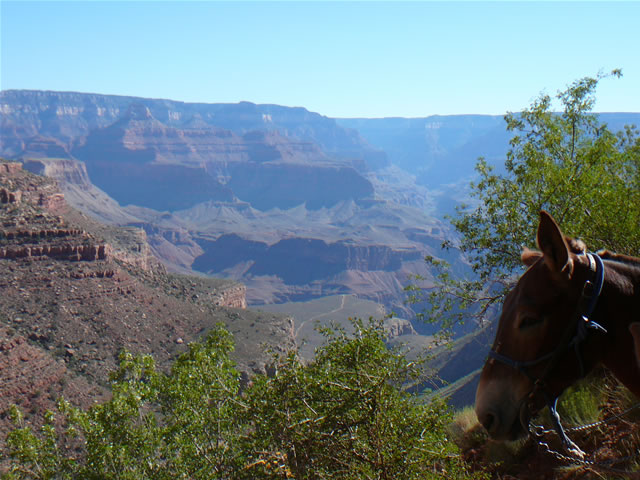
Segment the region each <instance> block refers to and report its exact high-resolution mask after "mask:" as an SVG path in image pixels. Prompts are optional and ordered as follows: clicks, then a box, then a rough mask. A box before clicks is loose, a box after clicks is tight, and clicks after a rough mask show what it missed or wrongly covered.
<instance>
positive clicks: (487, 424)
mask: <svg viewBox="0 0 640 480" xmlns="http://www.w3.org/2000/svg"><path fill="white" fill-rule="evenodd" d="M478 420H480V423H481V424H482V426H483V427H484V428H486V429H487V432H489V433H491V432H493V431H495V429H496V428H497V427H498V422H497V417H496V415H494V414H493V413H491V412H486V413H485V414H483V415H482V417H481V418H479V419H478Z"/></svg>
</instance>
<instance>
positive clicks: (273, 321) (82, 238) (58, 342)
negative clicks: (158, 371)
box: [0, 162, 294, 431]
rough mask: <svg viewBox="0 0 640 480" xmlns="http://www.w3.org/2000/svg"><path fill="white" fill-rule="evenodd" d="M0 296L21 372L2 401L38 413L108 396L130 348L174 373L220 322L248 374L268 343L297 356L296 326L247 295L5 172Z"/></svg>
mask: <svg viewBox="0 0 640 480" xmlns="http://www.w3.org/2000/svg"><path fill="white" fill-rule="evenodd" d="M0 291H1V292H2V306H1V309H0V334H1V335H2V337H1V338H0V349H1V350H2V352H3V355H0V362H4V363H6V365H7V366H9V365H10V366H11V368H10V369H4V368H0V372H1V373H0V375H1V376H2V378H1V379H0V399H2V405H3V406H6V404H8V403H15V402H22V403H23V404H25V403H24V402H27V403H28V405H29V408H31V406H33V414H37V413H38V408H39V407H38V405H45V406H47V405H48V406H50V405H51V402H52V401H53V400H54V399H55V398H56V396H57V395H59V394H60V393H64V394H65V396H67V397H68V398H70V399H71V400H72V401H75V402H76V403H81V402H87V401H91V400H92V399H94V398H96V395H102V394H104V392H105V390H104V388H103V387H102V386H103V385H105V382H106V380H107V378H108V372H109V371H111V370H112V369H113V368H114V367H115V365H116V359H117V354H118V352H119V351H120V350H121V349H122V348H126V349H128V350H130V351H133V352H136V353H153V355H154V357H155V358H156V360H157V361H158V363H159V364H160V365H161V366H167V365H168V362H169V361H170V360H171V359H172V358H173V357H174V356H175V355H177V354H178V353H179V352H180V351H182V350H183V349H184V348H185V345H186V344H187V343H188V342H190V341H192V340H194V339H197V338H198V337H200V336H201V335H203V334H206V332H207V330H208V328H210V327H211V326H212V325H213V324H215V323H217V322H223V323H225V324H226V326H227V327H228V328H229V330H230V331H231V332H232V333H234V335H235V339H236V343H237V347H236V352H235V358H236V361H237V362H238V365H239V367H240V369H241V370H243V371H246V372H251V371H263V370H264V368H265V364H266V363H268V362H269V361H270V357H269V356H268V355H267V354H266V353H265V351H264V350H263V347H262V345H268V346H270V347H271V348H272V349H274V350H275V351H280V352H284V351H287V350H288V349H290V348H292V347H293V346H294V332H293V323H292V320H291V319H290V318H288V317H286V316H282V315H276V314H267V313H257V312H252V311H248V310H246V309H245V308H244V307H246V294H245V287H244V286H243V285H241V284H238V283H236V282H233V281H228V280H216V279H205V278H197V277H186V276H181V275H174V274H168V273H167V272H166V270H165V268H164V267H163V266H162V265H161V264H160V263H159V262H158V261H157V260H156V259H155V257H154V256H153V255H152V254H151V249H150V247H149V245H148V243H147V241H146V234H145V232H144V230H141V229H139V228H133V227H129V228H124V229H123V228H114V227H110V226H106V225H103V224H99V223H97V222H96V221H94V220H92V219H90V218H88V217H86V216H85V215H83V214H82V213H80V212H78V211H76V210H74V209H72V208H70V207H69V206H68V205H67V204H66V202H65V200H64V196H63V194H62V193H61V192H60V190H59V189H58V188H57V186H56V184H55V182H53V181H52V180H50V179H47V178H45V177H39V176H36V175H34V174H31V173H29V172H26V171H24V170H23V169H22V168H21V165H20V164H16V163H3V162H0ZM4 363H3V364H2V365H4ZM7 368H8V367H7ZM63 384H64V385H69V387H68V388H67V389H66V390H65V388H64V385H63ZM74 385H76V386H74ZM74 392H75V393H74ZM92 392H93V393H92ZM32 397H35V398H37V401H36V400H33V402H32V401H31V400H30V399H31V398H32ZM25 405H26V404H25ZM40 413H41V412H40ZM3 418H4V417H3ZM7 421H8V420H7V419H6V418H4V419H3V420H2V421H0V431H4V429H6V428H7Z"/></svg>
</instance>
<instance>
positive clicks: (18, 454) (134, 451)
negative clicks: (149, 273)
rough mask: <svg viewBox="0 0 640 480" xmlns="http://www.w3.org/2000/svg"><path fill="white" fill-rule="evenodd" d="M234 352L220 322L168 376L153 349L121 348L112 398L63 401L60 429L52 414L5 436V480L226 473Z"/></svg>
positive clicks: (135, 479) (235, 383)
mask: <svg viewBox="0 0 640 480" xmlns="http://www.w3.org/2000/svg"><path fill="white" fill-rule="evenodd" d="M232 350H233V341H232V338H231V335H230V334H229V333H228V332H227V331H226V330H225V329H224V328H223V327H222V326H220V325H218V326H217V327H216V328H215V329H213V330H212V331H211V332H210V333H209V335H208V336H207V337H206V338H205V340H204V341H203V342H202V343H197V342H196V343H193V344H191V345H189V350H188V351H187V352H186V353H184V354H183V355H181V356H180V357H179V358H178V359H177V360H176V362H175V363H174V364H173V366H172V369H171V372H170V373H169V374H164V373H162V372H159V371H158V370H157V369H156V366H155V362H154V360H153V357H151V356H150V355H142V356H134V355H132V354H131V353H129V352H126V351H125V352H122V353H121V354H120V363H119V368H118V369H117V370H116V371H115V372H114V373H113V374H112V375H111V390H112V397H111V399H110V400H109V401H107V402H104V403H100V404H96V405H93V406H91V407H90V408H89V409H88V410H86V411H84V410H82V409H79V408H76V407H73V406H72V405H70V404H69V402H66V401H64V400H61V401H60V402H59V410H60V413H61V414H62V417H63V422H62V423H63V424H64V425H65V429H64V431H62V432H60V431H59V430H56V424H60V422H56V421H55V419H54V415H53V414H52V413H49V414H48V416H47V419H48V421H47V424H45V425H44V426H43V427H42V429H41V430H42V431H41V435H36V434H35V433H34V432H33V431H32V430H31V429H30V428H28V427H24V426H21V428H18V429H16V430H14V431H13V432H11V433H10V434H9V436H8V439H7V444H8V447H9V452H8V454H9V457H10V458H11V459H12V466H11V468H10V470H9V473H8V474H7V475H6V478H9V479H23V478H24V479H49V478H56V479H57V478H86V479H96V480H97V479H105V480H106V479H127V480H129V479H130V480H139V479H154V480H156V479H175V478H190V479H197V478H202V479H205V478H206V479H210V478H229V475H227V474H228V473H229V472H230V471H233V470H234V466H233V460H234V459H235V458H236V455H235V454H234V453H232V451H231V450H232V446H233V445H234V443H235V442H234V441H233V440H234V435H235V432H236V431H237V420H236V419H237V417H238V416H237V414H236V412H235V409H236V408H237V406H238V404H237V403H236V397H237V393H238V389H239V374H238V372H237V370H236V369H235V367H234V364H233V362H232V361H231V359H230V357H229V355H230V353H231V352H232ZM14 415H15V416H16V420H17V421H18V422H19V421H20V420H21V419H20V416H19V412H17V410H16V409H14ZM74 439H75V440H74ZM63 447H66V448H63Z"/></svg>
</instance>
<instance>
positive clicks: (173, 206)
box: [0, 91, 381, 211]
mask: <svg viewBox="0 0 640 480" xmlns="http://www.w3.org/2000/svg"><path fill="white" fill-rule="evenodd" d="M0 112H2V133H3V140H2V142H3V143H0V154H2V153H4V154H5V155H9V156H12V157H21V158H42V157H62V158H71V157H74V158H77V159H80V160H83V161H84V162H85V163H86V167H87V170H88V174H89V176H90V177H91V179H92V181H93V183H94V184H95V185H96V186H97V187H98V188H100V189H102V190H104V191H105V192H106V193H108V194H109V195H110V196H111V197H113V198H114V199H115V200H117V201H118V202H119V203H120V204H122V205H127V204H133V205H140V206H144V207H149V208H153V209H156V210H160V211H162V210H171V211H173V210H180V209H186V208H189V207H191V206H193V205H195V204H197V203H200V202H204V201H210V200H214V201H231V200H233V199H234V198H235V197H238V198H239V199H240V200H244V201H248V202H250V203H252V204H254V206H255V207H256V208H260V209H269V208H273V207H278V208H290V207H292V206H295V205H299V204H302V203H305V201H306V202H307V205H308V206H309V207H310V208H320V207H322V206H330V205H333V204H335V203H336V202H338V201H340V200H343V199H346V198H354V199H359V198H364V197H367V196H370V195H372V194H373V187H372V185H371V183H370V182H369V180H367V179H366V178H365V177H363V176H362V172H364V171H365V170H367V164H366V161H367V160H366V159H367V158H372V159H373V158H375V162H376V164H378V163H380V158H379V157H380V155H381V153H380V152H375V151H373V149H371V148H370V147H368V146H367V145H366V143H365V142H363V141H361V139H359V137H358V135H357V134H356V133H355V132H353V131H348V130H346V129H343V128H341V127H338V126H337V124H336V123H335V121H333V120H330V119H327V118H325V117H322V116H320V115H317V114H311V113H310V112H307V111H306V110H304V109H287V108H284V107H276V106H257V105H252V104H239V105H198V104H181V103H179V102H169V101H157V100H148V99H133V98H127V97H109V96H99V95H82V94H71V93H54V92H18V91H8V92H2V94H1V97H0ZM34 168H35V167H34ZM45 170H46V169H45ZM49 170H51V169H50V168H49ZM34 171H35V170H34ZM39 173H42V172H39ZM44 173H45V174H48V175H52V176H53V175H55V172H53V171H50V172H46V171H45V172H44ZM78 181H79V182H83V181H85V179H83V178H67V179H65V182H66V183H69V184H73V183H75V182H78ZM167 192H171V193H169V194H167Z"/></svg>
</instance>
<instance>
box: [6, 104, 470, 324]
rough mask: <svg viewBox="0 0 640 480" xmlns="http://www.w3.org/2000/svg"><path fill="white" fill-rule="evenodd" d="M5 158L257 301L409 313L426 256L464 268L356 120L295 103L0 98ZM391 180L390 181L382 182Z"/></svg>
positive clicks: (407, 179) (440, 228) (174, 264)
mask: <svg viewBox="0 0 640 480" xmlns="http://www.w3.org/2000/svg"><path fill="white" fill-rule="evenodd" d="M0 95H1V96H0V112H1V115H2V117H1V118H2V124H1V129H2V130H1V131H2V139H1V143H0V155H4V156H6V157H7V158H11V159H15V160H19V161H21V162H22V163H23V164H24V167H25V168H26V169H28V170H29V171H32V172H35V173H38V174H43V175H48V176H50V177H51V178H54V179H56V180H57V181H58V182H59V184H60V187H61V189H62V191H63V192H64V194H65V198H66V199H67V201H69V202H70V203H71V204H72V205H73V206H74V207H76V208H78V209H80V210H82V211H84V212H85V213H87V214H89V215H91V216H93V217H94V218H96V219H99V220H100V221H103V222H107V223H110V224H112V225H121V226H130V227H136V228H140V229H142V230H144V232H145V234H146V235H147V240H148V244H149V245H150V248H151V251H152V252H153V253H154V254H155V256H156V257H157V258H159V259H160V260H161V261H162V262H164V264H165V265H166V267H167V268H168V269H169V270H170V271H173V272H179V273H185V274H191V273H204V274H207V275H213V276H220V277H224V278H228V279H231V280H234V281H239V282H241V283H243V284H245V285H246V287H247V300H248V302H249V304H252V305H262V304H270V303H280V302H287V301H303V300H309V299H312V298H318V297H322V296H325V295H340V294H355V295H358V296H360V297H362V298H365V299H370V300H374V301H377V302H381V303H383V304H384V305H385V306H386V307H387V309H388V310H389V311H391V310H393V311H397V312H400V313H401V314H403V315H405V316H407V317H408V316H411V315H412V312H411V309H410V308H409V307H408V306H407V305H406V303H405V294H404V287H405V286H406V285H407V284H408V283H409V282H410V281H411V278H412V277H413V276H414V275H416V274H419V275H421V276H423V277H425V278H427V279H428V278H429V271H428V269H427V267H426V266H425V264H424V262H423V260H422V259H423V258H424V256H425V255H433V256H441V255H446V256H447V259H448V260H450V261H452V262H453V263H455V264H456V269H457V270H464V269H465V262H464V259H463V258H462V256H461V255H460V254H459V253H458V252H457V251H455V249H453V250H452V251H450V252H447V253H441V251H440V245H441V244H442V242H444V241H445V240H446V239H447V238H449V237H450V236H451V232H450V229H449V227H448V226H447V224H446V223H445V222H443V221H442V220H440V219H439V218H437V216H435V215H434V212H433V208H434V205H433V202H432V199H431V197H430V193H429V192H428V191H427V190H426V189H425V188H424V187H421V186H420V185H418V184H416V183H415V181H414V179H412V177H411V176H410V175H407V174H405V173H403V172H402V171H398V170H397V168H395V167H394V166H393V165H391V164H390V162H389V160H388V158H387V154H386V153H385V152H384V151H383V150H382V149H380V148H377V147H373V146H371V144H370V143H369V142H367V141H366V140H364V138H363V137H362V136H361V135H360V134H359V133H358V132H357V131H356V130H354V129H350V128H345V127H343V126H340V125H339V123H338V122H337V121H336V120H334V119H330V118H327V117H323V116H322V115H319V114H316V113H312V112H309V111H307V110H305V109H303V108H287V107H280V106H276V105H254V104H251V103H248V102H242V103H240V104H186V103H182V102H174V101H169V100H153V99H144V98H131V97H117V96H106V95H93V94H80V93H70V92H39V91H4V92H2V93H1V94H0ZM390 179H391V180H392V181H391V180H390Z"/></svg>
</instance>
